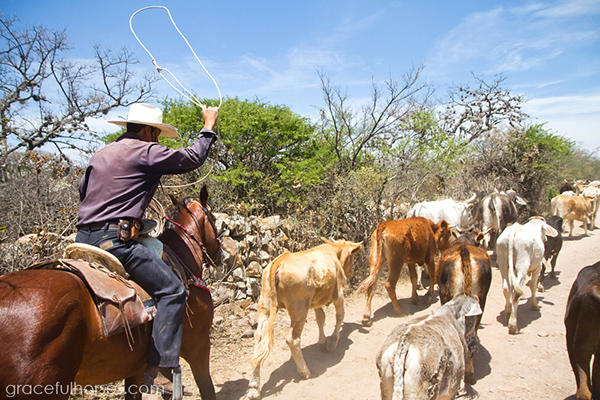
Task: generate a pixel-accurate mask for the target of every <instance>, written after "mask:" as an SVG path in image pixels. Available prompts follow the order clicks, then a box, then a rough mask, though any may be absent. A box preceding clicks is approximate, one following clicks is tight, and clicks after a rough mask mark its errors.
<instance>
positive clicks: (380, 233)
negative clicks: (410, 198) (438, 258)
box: [358, 217, 450, 326]
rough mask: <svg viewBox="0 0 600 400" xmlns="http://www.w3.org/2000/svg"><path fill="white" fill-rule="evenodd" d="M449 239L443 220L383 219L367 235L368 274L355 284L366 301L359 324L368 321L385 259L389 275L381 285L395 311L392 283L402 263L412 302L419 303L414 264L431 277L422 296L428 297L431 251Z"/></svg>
mask: <svg viewBox="0 0 600 400" xmlns="http://www.w3.org/2000/svg"><path fill="white" fill-rule="evenodd" d="M449 240H450V227H449V225H448V223H447V222H446V221H441V222H438V223H437V224H434V223H433V222H431V220H428V219H427V218H422V217H413V218H407V219H402V220H396V221H391V220H388V221H384V222H382V223H381V224H379V226H378V227H377V229H376V230H375V231H374V232H373V234H372V235H371V250H370V252H369V271H370V274H369V277H367V279H365V280H364V281H363V282H362V283H361V285H360V288H359V290H358V291H359V292H361V291H363V290H365V291H366V295H367V304H366V307H365V312H364V316H363V320H362V323H363V325H366V326H369V325H371V323H372V321H371V301H372V300H373V295H374V294H375V285H376V282H377V277H378V276H379V272H380V271H381V268H382V267H383V264H384V263H385V261H386V260H387V262H388V266H389V268H390V276H389V277H388V281H387V283H386V284H385V289H386V290H387V292H388V295H389V296H390V300H391V301H392V305H393V306H394V309H395V310H396V312H397V313H398V314H402V309H401V308H400V304H399V303H398V298H397V297H396V283H397V282H398V278H399V277H400V271H401V270H402V266H403V265H404V263H407V264H408V271H409V273H410V280H411V283H412V302H413V304H418V303H419V296H418V294H417V271H416V265H417V264H419V265H426V266H427V270H428V272H429V276H430V277H431V284H430V286H429V291H428V293H427V296H426V301H430V300H431V297H432V295H433V289H434V286H435V254H436V251H437V250H440V251H444V250H446V249H447V248H448V242H449Z"/></svg>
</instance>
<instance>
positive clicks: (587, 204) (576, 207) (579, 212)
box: [550, 194, 596, 236]
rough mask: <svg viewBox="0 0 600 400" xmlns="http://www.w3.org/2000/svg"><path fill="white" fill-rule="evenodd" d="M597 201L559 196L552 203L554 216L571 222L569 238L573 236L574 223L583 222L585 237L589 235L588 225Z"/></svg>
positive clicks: (591, 198) (579, 197) (588, 198)
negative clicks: (575, 221)
mask: <svg viewBox="0 0 600 400" xmlns="http://www.w3.org/2000/svg"><path fill="white" fill-rule="evenodd" d="M595 202H596V199H595V198H594V197H584V196H566V195H564V194H559V195H558V196H556V197H554V198H553V199H552V200H551V201H550V205H551V208H552V215H558V216H560V217H561V218H562V219H563V221H564V222H567V221H569V227H570V230H569V236H573V221H574V220H578V221H581V222H583V229H584V230H585V236H589V234H588V224H589V223H590V220H591V216H592V213H593V212H594V207H595Z"/></svg>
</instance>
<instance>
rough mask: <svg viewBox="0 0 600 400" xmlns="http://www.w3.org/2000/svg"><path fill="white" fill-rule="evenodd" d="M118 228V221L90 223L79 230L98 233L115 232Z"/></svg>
mask: <svg viewBox="0 0 600 400" xmlns="http://www.w3.org/2000/svg"><path fill="white" fill-rule="evenodd" d="M118 227H119V220H113V221H105V222H92V223H91V224H87V225H81V226H80V227H79V229H81V230H84V231H99V230H102V229H105V230H109V229H110V230H117V229H118Z"/></svg>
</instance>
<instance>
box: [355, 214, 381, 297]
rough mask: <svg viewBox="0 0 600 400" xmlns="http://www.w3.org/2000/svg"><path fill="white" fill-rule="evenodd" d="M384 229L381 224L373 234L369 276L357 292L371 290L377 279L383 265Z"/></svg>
mask: <svg viewBox="0 0 600 400" xmlns="http://www.w3.org/2000/svg"><path fill="white" fill-rule="evenodd" d="M383 246H384V244H383V229H382V227H381V225H379V227H377V229H375V231H373V233H372V234H371V249H370V250H369V276H368V277H367V278H366V279H365V280H364V281H362V283H361V284H360V287H359V288H358V290H357V293H361V292H363V291H367V292H368V291H369V289H370V288H371V287H372V286H373V285H374V284H375V282H376V281H377V277H378V276H379V272H381V266H382V265H383Z"/></svg>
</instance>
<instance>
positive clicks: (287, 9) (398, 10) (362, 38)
mask: <svg viewBox="0 0 600 400" xmlns="http://www.w3.org/2000/svg"><path fill="white" fill-rule="evenodd" d="M154 5H161V6H166V7H168V9H169V10H170V12H171V14H172V16H173V19H174V20H175V22H176V24H177V26H178V27H179V29H180V30H181V31H182V32H183V34H184V35H185V36H186V37H187V39H188V41H189V42H190V44H191V45H192V47H193V48H194V50H195V52H196V54H197V55H198V56H199V57H200V60H201V61H202V62H203V63H204V65H205V66H206V68H207V69H208V71H209V72H210V73H211V74H212V75H213V77H214V78H215V80H216V81H217V83H218V85H219V88H220V90H221V92H222V94H223V96H228V97H236V96H237V97H239V98H241V99H250V100H253V99H260V100H263V101H268V102H270V103H271V104H284V105H286V106H288V107H290V108H291V110H292V111H294V112H296V113H297V114H300V115H303V116H308V117H311V118H315V117H316V116H317V107H320V106H322V105H323V100H322V92H321V89H320V81H319V75H318V72H317V71H322V72H324V73H326V74H327V75H328V76H329V77H330V78H331V80H332V82H333V83H336V84H338V85H340V86H341V87H343V88H345V89H346V90H347V93H348V95H349V98H351V99H352V101H353V102H354V103H355V104H356V105H360V104H361V102H364V101H366V100H367V99H368V98H369V95H370V89H371V80H372V79H375V80H376V81H383V80H385V79H387V78H390V77H392V78H396V79H400V78H401V77H402V75H403V74H404V73H406V72H408V71H409V70H410V68H411V67H412V66H417V65H420V64H423V65H424V66H425V69H424V72H423V78H424V79H425V80H426V81H427V82H430V83H432V84H434V85H435V86H436V87H437V88H438V89H437V92H436V93H437V95H438V96H440V97H444V96H445V94H446V93H447V90H448V87H449V86H450V85H452V84H461V83H466V82H472V81H473V78H472V73H474V74H476V75H478V76H482V77H483V78H484V79H487V81H488V82H491V81H492V77H493V76H495V75H496V74H500V73H502V74H503V75H504V76H505V77H506V81H505V86H506V87H507V88H508V89H510V90H511V91H512V92H513V93H520V94H523V95H524V96H525V98H526V99H527V102H526V103H525V111H526V112H528V113H529V114H530V115H531V116H532V117H534V122H538V123H547V124H546V128H547V129H549V130H550V131H552V132H553V133H556V134H559V135H562V136H565V137H567V138H569V139H572V140H574V141H575V142H577V143H579V144H581V145H582V146H583V147H585V148H587V149H590V150H593V149H596V154H597V155H600V150H598V149H600V128H599V127H600V0H570V1H566V0H565V1H546V0H543V1H475V0H455V1H444V0H432V1H427V0H424V1H379V0H372V1H370V2H365V1H351V0H350V1H349V0H345V1H339V0H334V1H313V0H305V1H301V2H300V1H298V2H292V1H287V2H284V1H256V2H249V1H237V0H236V1H222V2H204V1H189V0H188V1H163V2H147V1H138V0H127V1H123V0H104V1H94V2H89V1H81V0H79V1H71V0H64V1H48V0H43V1H41V0H20V1H19V0H12V1H7V0H0V11H1V12H2V13H3V14H4V15H5V16H18V17H19V18H20V19H21V21H22V22H23V23H25V24H28V25H33V24H43V25H45V26H47V27H48V28H52V29H66V31H67V35H68V38H69V42H70V43H71V45H72V46H73V47H74V50H73V51H72V52H71V53H70V56H71V57H74V58H87V57H90V56H91V55H92V45H93V44H101V45H102V46H104V47H106V48H111V49H115V50H117V49H120V48H122V47H127V48H128V49H130V50H132V51H133V52H134V53H135V55H136V57H137V59H138V60H139V61H141V62H140V64H139V65H138V66H137V68H139V69H140V70H145V71H147V72H150V71H152V70H153V66H152V64H151V62H150V57H149V56H148V54H147V53H146V52H145V51H144V50H143V49H142V47H141V46H140V45H139V43H138V42H137V41H136V40H135V38H134V36H133V34H132V33H131V31H130V29H129V18H130V17H131V15H132V14H133V13H134V12H135V11H137V10H138V9H140V8H142V7H147V6H154ZM133 26H134V29H135V32H136V34H137V35H138V36H139V37H140V39H141V40H142V42H143V43H144V45H145V46H146V47H147V48H148V49H149V50H150V51H151V53H152V54H153V55H154V56H155V58H156V60H157V63H158V64H159V65H160V66H162V67H165V68H168V69H169V70H171V71H172V72H173V73H175V75H176V76H177V78H178V79H179V80H180V81H181V82H183V83H184V85H185V86H186V87H188V88H189V89H190V90H192V91H193V92H195V93H197V94H198V95H199V96H201V97H209V98H217V97H218V93H217V90H216V89H215V87H214V85H213V83H212V81H211V80H210V78H209V77H208V76H207V75H206V74H205V73H204V72H203V70H202V69H201V66H200V65H199V64H198V63H197V61H196V60H195V58H194V57H193V55H192V53H191V52H190V50H189V49H188V48H187V46H186V44H185V42H184V41H183V39H182V38H181V37H180V36H179V34H178V33H177V32H176V31H175V29H174V28H173V26H172V25H171V22H170V20H169V18H168V15H167V13H166V12H165V11H164V10H157V9H153V10H149V11H144V12H142V13H140V14H138V15H136V16H135V18H134V19H133ZM160 94H161V95H163V96H167V95H168V96H172V97H177V93H176V92H175V91H174V90H173V89H172V88H170V87H169V86H167V85H166V84H164V83H162V84H161V85H160ZM117 114H118V115H121V116H125V115H126V110H120V112H118V113H117ZM97 126H98V128H99V129H105V130H106V131H113V130H114V128H115V126H114V125H111V124H107V123H104V122H102V121H99V122H98V124H97Z"/></svg>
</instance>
